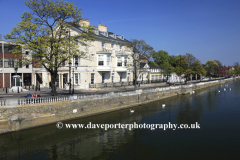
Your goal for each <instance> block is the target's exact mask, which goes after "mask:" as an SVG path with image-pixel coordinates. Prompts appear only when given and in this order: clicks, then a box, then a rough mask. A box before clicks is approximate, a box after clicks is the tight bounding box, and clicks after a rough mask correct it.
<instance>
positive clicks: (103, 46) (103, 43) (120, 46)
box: [102, 42, 122, 49]
mask: <svg viewBox="0 0 240 160" xmlns="http://www.w3.org/2000/svg"><path fill="white" fill-rule="evenodd" d="M102 48H105V42H102ZM111 48H114V44H113V43H111ZM119 48H120V49H122V45H121V44H120V45H119Z"/></svg>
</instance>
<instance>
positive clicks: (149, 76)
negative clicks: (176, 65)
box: [148, 70, 151, 83]
mask: <svg viewBox="0 0 240 160" xmlns="http://www.w3.org/2000/svg"><path fill="white" fill-rule="evenodd" d="M150 73H151V71H150V70H148V83H149V79H150Z"/></svg>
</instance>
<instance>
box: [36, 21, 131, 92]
mask: <svg viewBox="0 0 240 160" xmlns="http://www.w3.org/2000/svg"><path fill="white" fill-rule="evenodd" d="M69 24H71V23H69ZM82 25H90V23H89V20H83V21H80V23H79V26H73V25H71V28H70V36H74V35H75V34H76V33H77V32H80V26H82ZM94 39H95V40H94V41H93V42H92V44H91V45H90V47H89V48H88V50H87V53H86V57H87V58H73V59H72V66H71V75H70V77H71V79H72V80H71V82H72V83H73V84H74V88H75V89H78V88H79V89H80V88H81V89H89V88H90V87H91V86H94V84H96V83H116V82H127V81H133V78H132V77H133V71H132V69H130V68H129V64H132V57H131V54H132V49H131V48H129V47H128V46H129V43H130V42H129V41H128V40H126V39H125V38H124V36H123V35H117V34H115V33H112V32H108V31H107V27H106V26H104V25H102V24H100V23H99V25H98V27H96V28H95V29H94ZM75 64H78V65H77V66H75ZM73 70H74V74H73ZM33 72H34V73H33V74H35V76H33V84H35V85H36V84H37V83H38V82H37V78H36V74H38V75H39V76H40V77H41V78H42V84H40V85H41V87H49V82H50V81H51V77H50V74H49V73H48V72H47V71H46V70H45V69H44V68H34V69H33ZM57 81H58V83H57V84H56V85H57V86H58V87H59V88H64V83H65V82H69V65H68V63H66V64H65V66H63V67H61V68H59V70H58V76H57Z"/></svg>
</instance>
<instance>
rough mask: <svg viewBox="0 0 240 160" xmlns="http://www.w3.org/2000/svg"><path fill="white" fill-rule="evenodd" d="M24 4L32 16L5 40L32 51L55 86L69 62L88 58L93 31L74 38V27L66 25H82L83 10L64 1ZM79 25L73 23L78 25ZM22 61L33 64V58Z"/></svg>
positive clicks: (25, 16) (86, 30) (32, 0)
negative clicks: (58, 74)
mask: <svg viewBox="0 0 240 160" xmlns="http://www.w3.org/2000/svg"><path fill="white" fill-rule="evenodd" d="M24 3H25V5H26V6H27V7H28V8H29V9H30V10H31V12H28V11H25V12H24V13H23V14H22V16H21V18H22V21H21V22H20V23H19V24H18V25H17V26H16V27H14V28H13V30H12V31H11V33H10V34H6V35H5V36H4V38H5V39H6V40H9V42H10V43H15V44H19V45H20V46H21V47H22V48H23V49H29V50H31V51H32V53H33V55H34V56H36V57H38V59H37V61H38V63H40V64H41V65H42V66H43V67H44V68H45V69H46V70H47V71H48V72H49V73H50V74H51V81H52V83H53V84H55V81H56V78H57V72H58V69H59V67H61V65H62V64H63V63H65V61H70V60H71V59H72V57H73V56H75V55H77V56H79V57H85V52H84V50H85V48H86V47H88V46H89V44H90V42H91V41H92V40H93V36H92V34H91V33H92V32H91V28H90V27H89V26H86V27H85V28H82V29H81V33H78V34H76V35H75V36H74V37H73V36H71V35H70V33H71V32H70V28H71V24H70V23H67V22H66V21H67V20H69V19H70V18H75V19H76V20H77V21H79V20H80V19H81V10H82V9H81V8H78V7H77V6H75V5H74V4H73V3H70V2H67V1H62V0H27V1H25V2H24ZM77 21H76V22H71V23H73V24H76V23H77ZM76 25H77V24H76ZM77 42H78V43H77ZM79 45H80V46H81V48H83V50H80V47H79ZM15 53H17V52H15ZM22 57H23V58H22V63H23V64H29V63H31V62H32V57H31V56H29V55H25V54H22ZM52 95H53V96H54V95H56V86H55V85H52Z"/></svg>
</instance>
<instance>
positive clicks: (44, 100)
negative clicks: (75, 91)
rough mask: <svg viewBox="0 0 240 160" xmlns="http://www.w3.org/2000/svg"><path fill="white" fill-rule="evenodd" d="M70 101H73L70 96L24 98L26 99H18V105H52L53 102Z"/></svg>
mask: <svg viewBox="0 0 240 160" xmlns="http://www.w3.org/2000/svg"><path fill="white" fill-rule="evenodd" d="M70 99H72V98H71V97H69V96H53V97H39V98H24V99H18V105H25V104H36V103H52V102H57V101H67V100H70Z"/></svg>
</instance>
